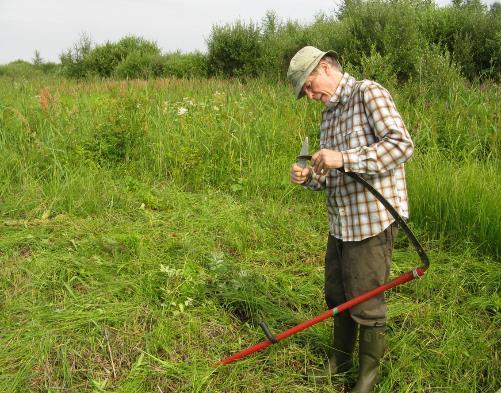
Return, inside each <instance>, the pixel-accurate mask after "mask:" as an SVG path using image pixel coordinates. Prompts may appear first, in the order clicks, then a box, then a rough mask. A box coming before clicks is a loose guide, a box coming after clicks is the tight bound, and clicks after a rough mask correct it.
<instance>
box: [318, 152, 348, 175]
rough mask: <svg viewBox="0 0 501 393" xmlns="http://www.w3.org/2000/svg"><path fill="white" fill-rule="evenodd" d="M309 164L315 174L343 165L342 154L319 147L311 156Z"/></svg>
mask: <svg viewBox="0 0 501 393" xmlns="http://www.w3.org/2000/svg"><path fill="white" fill-rule="evenodd" d="M311 166H312V167H313V170H314V171H315V173H317V174H322V175H323V174H324V173H325V172H326V171H328V170H329V169H336V168H341V167H342V166H343V155H342V154H341V153H340V152H338V151H335V150H330V149H321V150H319V151H317V152H316V153H315V154H313V156H312V157H311Z"/></svg>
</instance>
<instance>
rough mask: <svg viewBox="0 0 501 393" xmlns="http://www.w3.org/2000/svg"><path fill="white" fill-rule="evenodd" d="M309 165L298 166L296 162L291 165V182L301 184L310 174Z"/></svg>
mask: <svg viewBox="0 0 501 393" xmlns="http://www.w3.org/2000/svg"><path fill="white" fill-rule="evenodd" d="M310 172H311V167H309V166H307V167H305V168H302V167H300V166H299V165H298V164H297V163H296V164H293V165H292V167H291V182H292V183H295V184H303V183H304V182H305V181H306V180H308V177H309V176H310Z"/></svg>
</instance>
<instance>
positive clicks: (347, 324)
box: [308, 313, 358, 382]
mask: <svg viewBox="0 0 501 393" xmlns="http://www.w3.org/2000/svg"><path fill="white" fill-rule="evenodd" d="M357 333H358V324H357V323H356V322H355V321H354V320H353V319H351V317H350V314H349V313H346V314H340V315H337V316H335V317H334V345H333V346H334V351H333V353H332V355H331V357H330V358H329V359H328V360H327V362H326V363H325V364H324V365H323V367H322V368H320V369H315V370H311V371H310V372H309V373H308V378H309V379H313V380H315V381H316V382H320V381H322V380H323V381H326V380H327V378H330V377H331V376H332V375H335V374H338V373H344V372H346V371H348V370H349V369H350V368H352V367H353V350H354V348H355V342H356V340H357Z"/></svg>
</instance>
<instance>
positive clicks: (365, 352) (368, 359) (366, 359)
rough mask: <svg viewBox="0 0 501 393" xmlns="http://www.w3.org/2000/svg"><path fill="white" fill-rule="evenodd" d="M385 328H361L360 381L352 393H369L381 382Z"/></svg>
mask: <svg viewBox="0 0 501 393" xmlns="http://www.w3.org/2000/svg"><path fill="white" fill-rule="evenodd" d="M385 329H386V327H385V326H361V327H360V347H359V360H360V368H359V372H358V381H357V384H356V385H355V387H354V388H353V390H352V393H369V392H371V391H372V388H373V387H374V385H375V384H376V383H378V382H379V373H378V368H379V363H380V361H381V358H382V357H383V354H384V349H385V339H384V333H385Z"/></svg>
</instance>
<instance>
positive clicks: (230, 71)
mask: <svg viewBox="0 0 501 393" xmlns="http://www.w3.org/2000/svg"><path fill="white" fill-rule="evenodd" d="M207 45H208V71H209V74H210V75H222V76H226V77H234V76H250V77H255V76H258V75H259V74H260V73H261V65H262V61H263V44H262V40H261V35H260V30H259V27H258V26H256V25H254V24H253V23H249V24H245V23H242V22H236V23H234V24H233V25H226V26H217V25H216V26H214V27H213V28H212V32H211V35H210V37H209V40H208V42H207Z"/></svg>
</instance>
